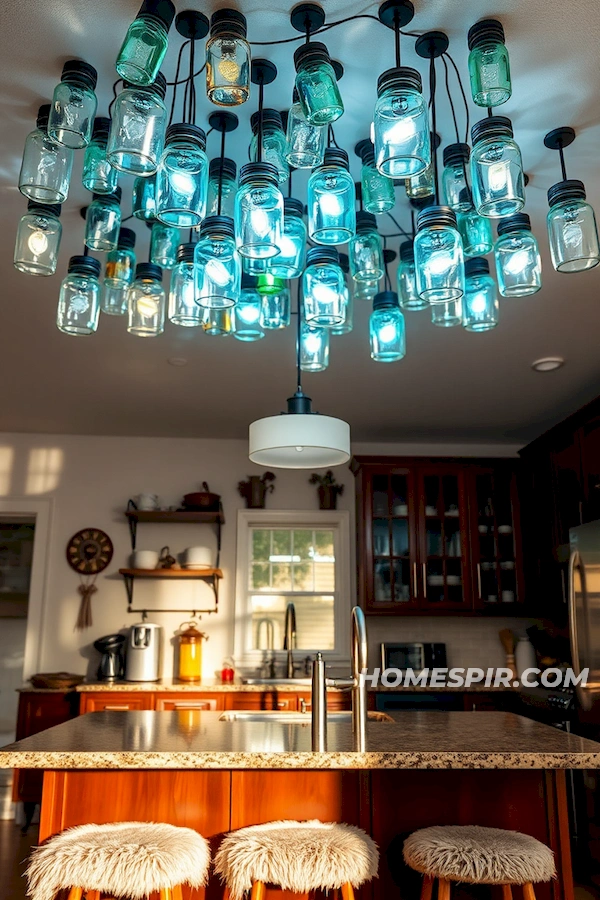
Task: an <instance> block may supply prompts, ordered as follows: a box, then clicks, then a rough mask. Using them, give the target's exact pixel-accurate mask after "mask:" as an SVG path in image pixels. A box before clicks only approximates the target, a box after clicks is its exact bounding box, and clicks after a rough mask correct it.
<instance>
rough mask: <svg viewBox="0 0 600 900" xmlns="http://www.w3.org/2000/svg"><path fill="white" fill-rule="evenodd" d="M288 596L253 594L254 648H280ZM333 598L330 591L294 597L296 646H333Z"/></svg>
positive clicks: (311, 648)
mask: <svg viewBox="0 0 600 900" xmlns="http://www.w3.org/2000/svg"><path fill="white" fill-rule="evenodd" d="M289 599H290V598H289V597H282V596H281V595H279V596H277V595H270V596H268V597H265V596H262V595H258V596H251V597H250V608H251V611H252V646H253V648H254V649H255V650H281V649H282V648H283V638H284V634H285V610H286V607H287V604H288V602H289ZM333 604H334V598H333V597H332V596H331V595H326V594H324V595H320V596H319V595H314V594H313V595H302V594H298V595H297V596H296V597H294V607H295V610H296V649H297V650H306V651H307V652H308V651H315V650H333V649H334V646H335V639H334V621H333Z"/></svg>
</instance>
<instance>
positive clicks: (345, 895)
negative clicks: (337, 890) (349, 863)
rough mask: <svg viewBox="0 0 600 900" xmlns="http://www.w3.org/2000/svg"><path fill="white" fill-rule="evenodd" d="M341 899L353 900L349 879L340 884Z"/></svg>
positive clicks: (352, 890) (352, 889)
mask: <svg viewBox="0 0 600 900" xmlns="http://www.w3.org/2000/svg"><path fill="white" fill-rule="evenodd" d="M342 900H354V888H353V887H352V885H351V884H350V882H349V881H347V882H346V883H345V884H343V885H342Z"/></svg>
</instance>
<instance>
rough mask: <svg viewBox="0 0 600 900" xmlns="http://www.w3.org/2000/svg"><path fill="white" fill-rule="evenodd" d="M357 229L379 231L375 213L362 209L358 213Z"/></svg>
mask: <svg viewBox="0 0 600 900" xmlns="http://www.w3.org/2000/svg"><path fill="white" fill-rule="evenodd" d="M356 231H357V233H358V232H359V231H377V219H376V218H375V216H374V215H373V213H370V212H365V211H364V210H362V209H360V210H359V211H358V212H357V213H356Z"/></svg>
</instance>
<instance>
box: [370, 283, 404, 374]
mask: <svg viewBox="0 0 600 900" xmlns="http://www.w3.org/2000/svg"><path fill="white" fill-rule="evenodd" d="M369 334H370V339H371V359H374V360H375V362H397V360H399V359H404V357H405V356H406V326H405V323H404V316H403V315H402V311H401V310H400V305H399V303H398V294H396V292H395V291H381V293H379V294H377V295H376V296H375V298H374V300H373V312H372V313H371V318H370V321H369Z"/></svg>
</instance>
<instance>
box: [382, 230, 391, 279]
mask: <svg viewBox="0 0 600 900" xmlns="http://www.w3.org/2000/svg"><path fill="white" fill-rule="evenodd" d="M386 249H387V240H386V236H385V235H383V266H384V269H385V276H384V282H383V283H384V284H385V287H386V290H388V291H391V289H392V282H391V280H390V268H389V267H390V264H389V262H388V260H387V254H386V252H385V251H386Z"/></svg>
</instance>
